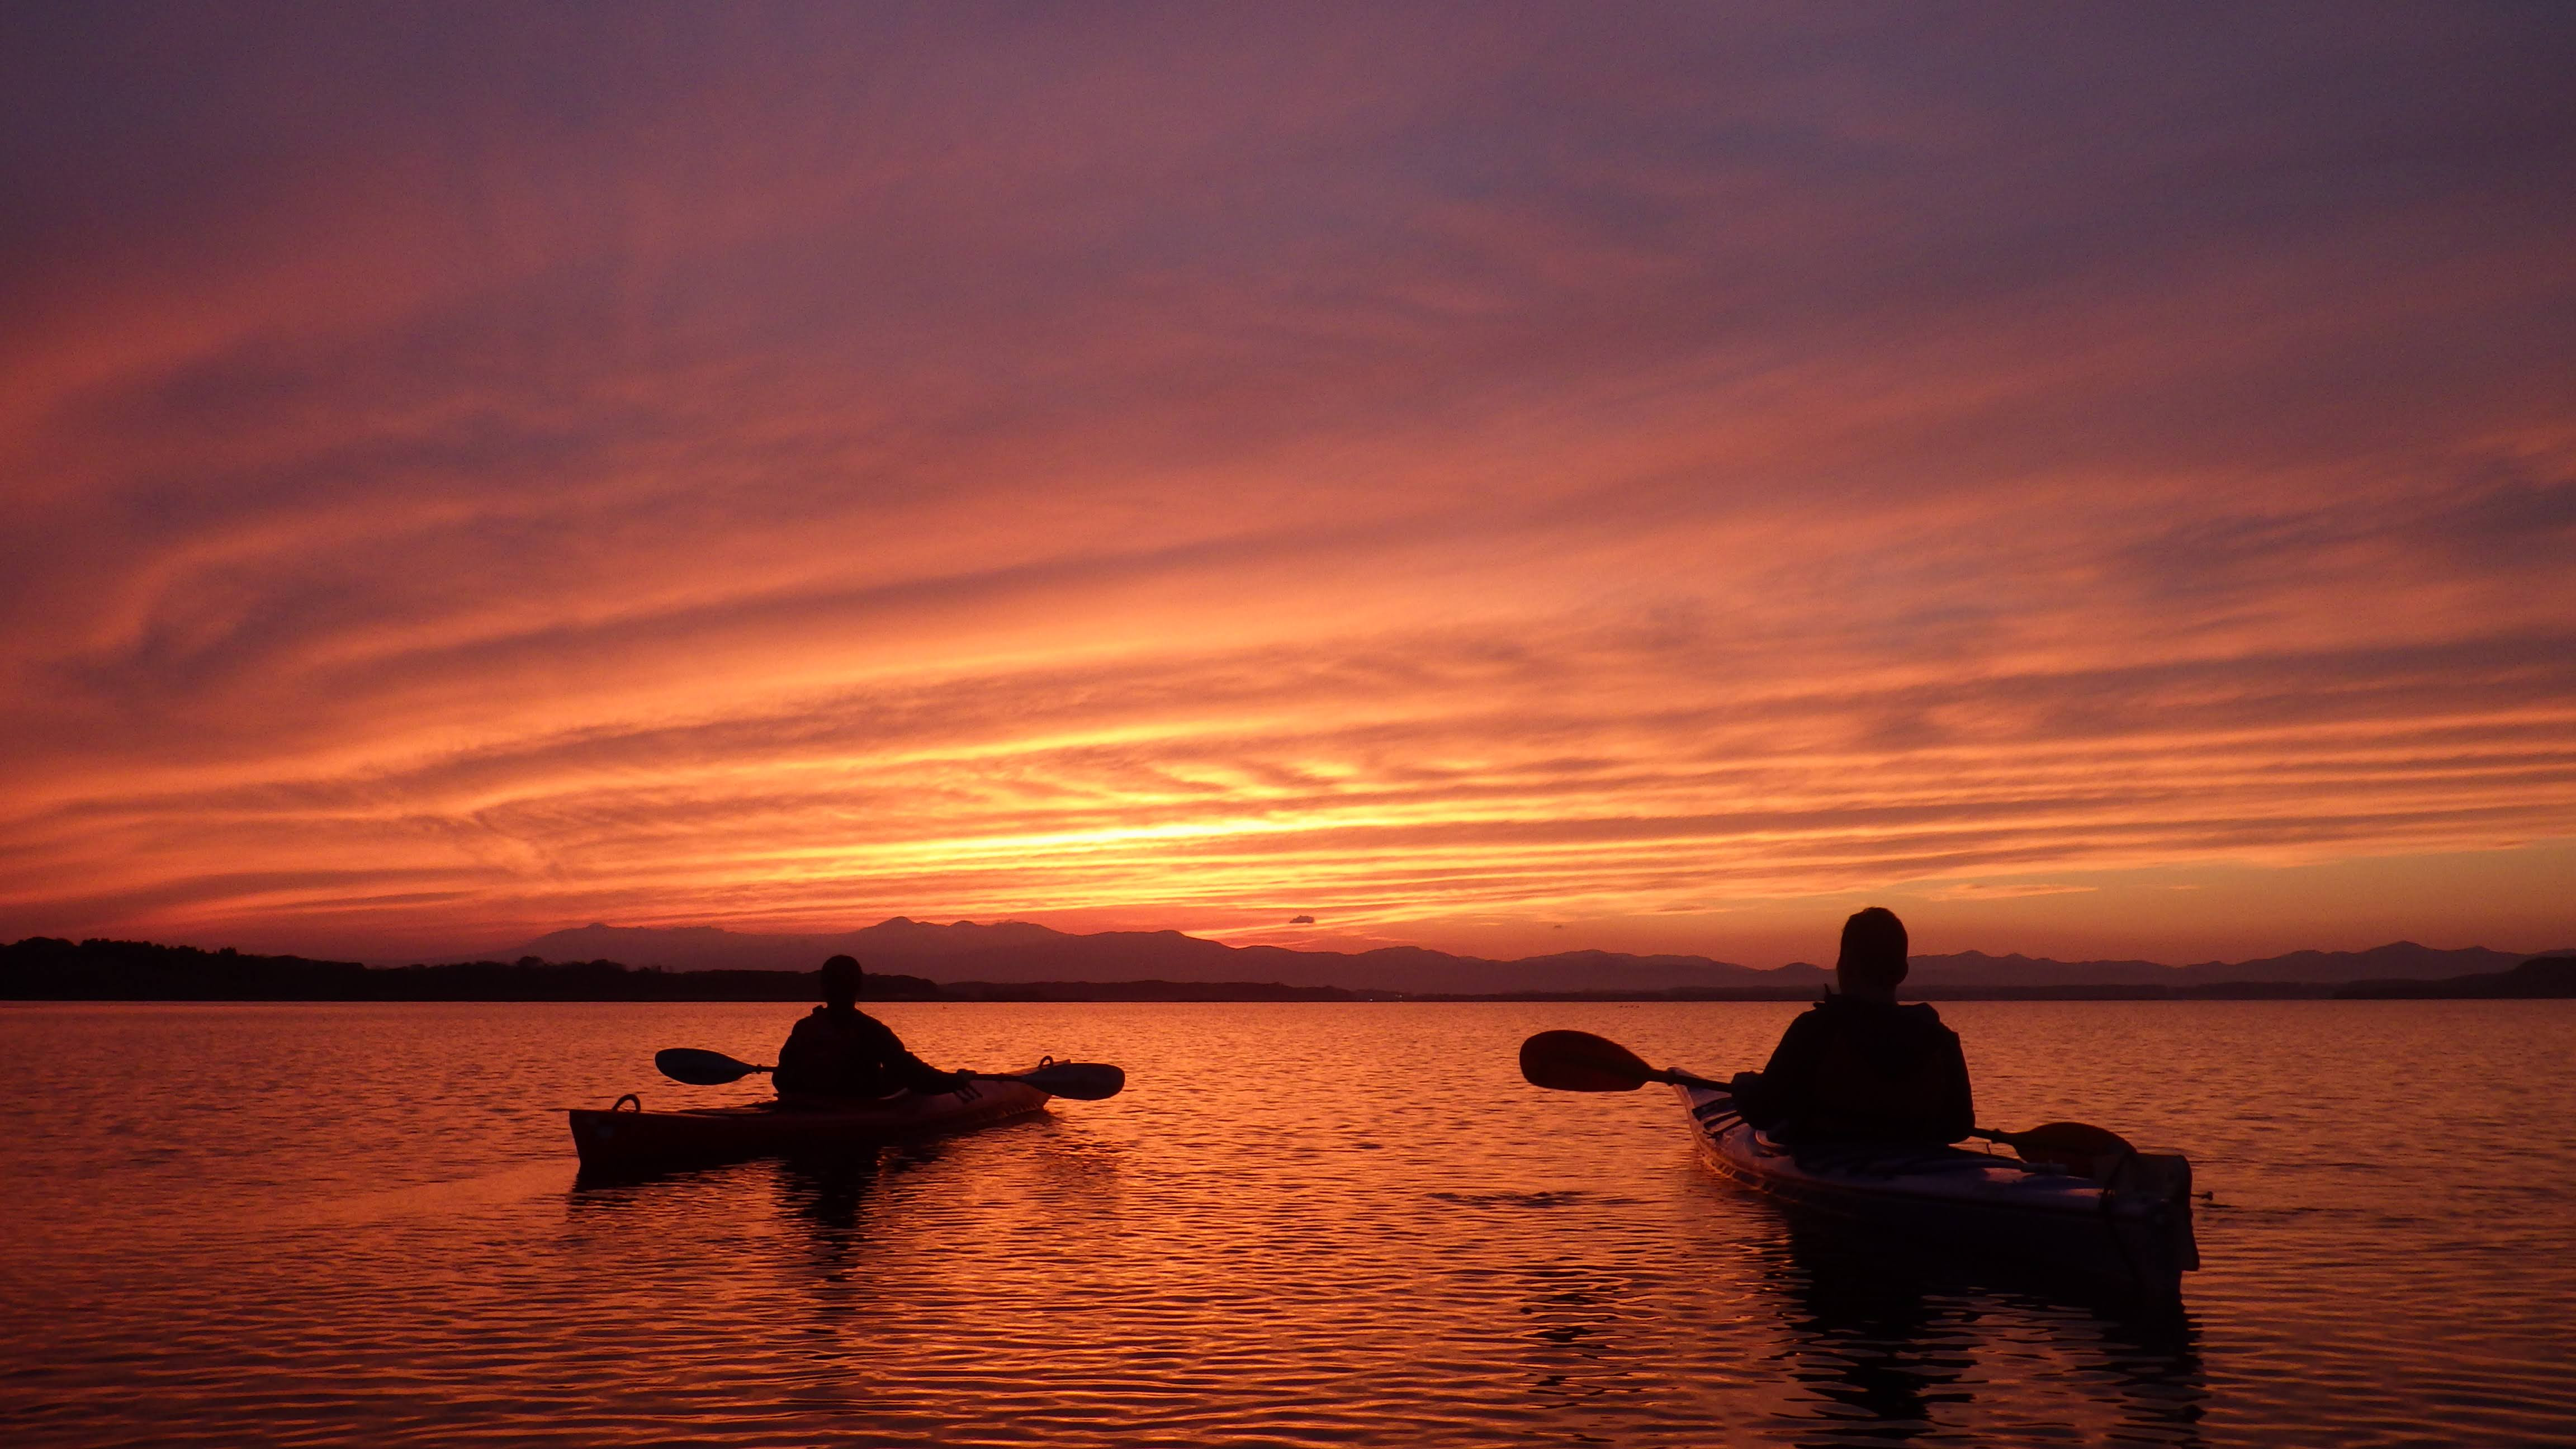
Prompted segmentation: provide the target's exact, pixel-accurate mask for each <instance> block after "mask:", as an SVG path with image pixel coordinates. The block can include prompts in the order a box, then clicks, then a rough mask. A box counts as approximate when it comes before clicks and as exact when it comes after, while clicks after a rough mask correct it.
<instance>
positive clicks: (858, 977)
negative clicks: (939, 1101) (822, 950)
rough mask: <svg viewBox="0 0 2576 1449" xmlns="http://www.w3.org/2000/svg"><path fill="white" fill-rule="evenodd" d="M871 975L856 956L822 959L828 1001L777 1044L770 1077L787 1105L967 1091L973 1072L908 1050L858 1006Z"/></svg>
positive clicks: (834, 1103)
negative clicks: (955, 1069)
mask: <svg viewBox="0 0 2576 1449" xmlns="http://www.w3.org/2000/svg"><path fill="white" fill-rule="evenodd" d="M866 981H867V973H866V972H865V971H863V970H861V969H860V966H859V963H858V959H857V958H856V957H853V956H835V957H833V958H832V959H831V960H829V961H826V962H824V963H823V1004H822V1005H820V1006H818V1007H815V1008H814V1009H813V1010H812V1011H811V1012H809V1013H807V1014H806V1016H805V1018H804V1019H803V1020H802V1021H799V1022H797V1023H796V1029H795V1030H793V1031H791V1032H789V1033H788V1034H787V1044H786V1045H785V1046H782V1047H780V1048H779V1049H778V1068H777V1070H776V1071H775V1072H774V1073H772V1075H771V1077H770V1080H771V1081H772V1082H773V1083H774V1084H775V1085H776V1086H777V1088H778V1101H779V1104H780V1105H781V1106H785V1107H824V1106H831V1107H839V1106H847V1105H848V1104H849V1103H850V1102H852V1101H854V1100H858V1101H870V1100H874V1099H876V1098H879V1097H887V1096H891V1095H893V1094H894V1093H896V1092H901V1091H912V1092H918V1093H921V1094H923V1095H925V1096H927V1095H930V1094H932V1093H938V1092H968V1093H971V1092H973V1091H974V1090H975V1089H974V1087H973V1086H972V1085H971V1084H970V1083H969V1081H968V1078H969V1077H970V1076H971V1075H972V1074H971V1073H968V1072H943V1071H941V1070H939V1069H938V1068H937V1067H934V1066H932V1065H930V1064H929V1063H928V1062H925V1061H923V1060H922V1059H921V1058H919V1057H917V1056H914V1055H913V1054H912V1053H911V1052H910V1051H907V1050H905V1048H904V1044H903V1039H902V1038H900V1037H898V1036H896V1035H895V1034H894V1029H893V1028H892V1027H889V1026H887V1025H886V1024H885V1023H884V1022H882V1021H879V1020H877V1019H876V1018H875V1017H873V1016H870V1015H868V1014H867V1013H866V1012H864V1011H861V1010H859V1007H858V1001H859V991H860V988H861V987H863V986H864V985H865V984H866Z"/></svg>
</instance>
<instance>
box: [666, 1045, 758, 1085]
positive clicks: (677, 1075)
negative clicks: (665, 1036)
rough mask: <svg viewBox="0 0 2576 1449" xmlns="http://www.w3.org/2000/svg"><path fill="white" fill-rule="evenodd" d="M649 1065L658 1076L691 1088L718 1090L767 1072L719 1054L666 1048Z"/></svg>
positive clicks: (680, 1048) (688, 1048) (685, 1048)
mask: <svg viewBox="0 0 2576 1449" xmlns="http://www.w3.org/2000/svg"><path fill="white" fill-rule="evenodd" d="M653 1065H655V1066H657V1067H659V1068H661V1069H662V1075H663V1076H666V1077H669V1078H670V1079H671V1080H672V1081H675V1082H686V1083H688V1084H689V1085H690V1086H692V1087H721V1086H723V1085H724V1084H725V1083H727V1082H738V1081H741V1080H742V1079H743V1078H745V1077H747V1076H750V1075H751V1074H752V1073H754V1072H765V1071H768V1070H769V1068H767V1067H755V1066H753V1065H752V1064H751V1063H749V1062H738V1061H735V1060H734V1059H733V1058H731V1057H729V1056H726V1055H725V1054H724V1053H723V1052H708V1051H700V1050H698V1049H697V1048H696V1047H667V1048H665V1049H663V1050H661V1051H658V1052H655V1053H653Z"/></svg>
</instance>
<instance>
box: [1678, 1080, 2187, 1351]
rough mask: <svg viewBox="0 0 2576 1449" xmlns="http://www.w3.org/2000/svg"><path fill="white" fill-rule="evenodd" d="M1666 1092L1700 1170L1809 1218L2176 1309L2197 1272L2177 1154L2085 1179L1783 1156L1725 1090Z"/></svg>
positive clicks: (1851, 1153) (2006, 1164)
mask: <svg viewBox="0 0 2576 1449" xmlns="http://www.w3.org/2000/svg"><path fill="white" fill-rule="evenodd" d="M1673 1093H1674V1095H1676V1096H1678V1097H1680V1098H1681V1101H1682V1105H1683V1107H1685V1108H1687V1109H1688V1110H1689V1113H1690V1122H1691V1135H1692V1137H1693V1138H1694V1139H1695V1140H1696V1141H1697V1142H1698V1144H1699V1151H1700V1156H1702V1157H1703V1158H1705V1159H1707V1161H1708V1163H1709V1165H1710V1166H1712V1167H1714V1168H1716V1169H1717V1170H1718V1171H1719V1172H1720V1173H1722V1174H1724V1175H1725V1176H1727V1177H1729V1178H1732V1179H1734V1180H1735V1181H1737V1182H1740V1183H1743V1184H1744V1185H1746V1186H1748V1187H1753V1188H1758V1189H1760V1190H1761V1191H1763V1192H1766V1193H1769V1194H1771V1195H1772V1196H1774V1197H1777V1198H1779V1199H1781V1200H1783V1201H1785V1202H1791V1203H1796V1204H1798V1205H1800V1206H1801V1207H1802V1208H1805V1209H1808V1210H1811V1211H1814V1212H1818V1213H1829V1214H1833V1215H1836V1216H1840V1217H1845V1218H1854V1219H1861V1220H1865V1221H1867V1222H1869V1223H1872V1224H1874V1225H1876V1226H1878V1227H1880V1228H1882V1229H1888V1230H1893V1231H1897V1232H1900V1233H1903V1234H1905V1235H1906V1236H1909V1237H1918V1238H1937V1239H1940V1240H1942V1241H1944V1242H1954V1243H1960V1244H1962V1245H1966V1246H1970V1247H1973V1248H1976V1249H1978V1250H1980V1251H1982V1252H1984V1253H1986V1254H1988V1255H1991V1256H1993V1257H1996V1258H1999V1259H2008V1260H2010V1261H2013V1262H2015V1263H2018V1264H2023V1265H2027V1266H2029V1267H2032V1268H2035V1269H2039V1270H2042V1271H2045V1272H2047V1273H2050V1274H2052V1275H2067V1274H2072V1275H2075V1276H2077V1277H2080V1278H2082V1279H2085V1280H2087V1281H2088V1282H2091V1283H2094V1284H2099V1285H2106V1286H2116V1287H2122V1288H2126V1289H2129V1290H2132V1291H2134V1292H2136V1293H2137V1294H2138V1295H2139V1296H2140V1297H2142V1298H2145V1299H2149V1300H2152V1301H2157V1302H2170V1301H2175V1300H2178V1299H2179V1298H2180V1297H2181V1295H2182V1275H2183V1274H2184V1273H2185V1272H2188V1271H2190V1270H2192V1269H2195V1268H2198V1267H2199V1266H2200V1250H2199V1247H2198V1246H2197V1244H2196V1243H2195V1242H2194V1241H2193V1238H2192V1225H2191V1201H2192V1199H2191V1164H2190V1163H2189V1162H2188V1161H2186V1160H2185V1159H2184V1158H2183V1157H2182V1156H2181V1155H2180V1154H2178V1153H2155V1152H2124V1153H2120V1154H2116V1155H2111V1156H2105V1157H2103V1158H2100V1159H2097V1160H2095V1161H2094V1162H2093V1163H2092V1164H2091V1168H2092V1170H2091V1171H2090V1172H2083V1171H2076V1170H2073V1169H2070V1168H2065V1167H2058V1166H2053V1165H2049V1164H2045V1163H2034V1162H2024V1161H2022V1160H2021V1159H2019V1158H2016V1157H2006V1156H2003V1155H2001V1154H1999V1153H1989V1152H1977V1151H1970V1150H1967V1149H1964V1148H1957V1147H1929V1148H1922V1147H1885V1146H1868V1145H1852V1144H1833V1145H1824V1146H1812V1147H1808V1148H1804V1149H1801V1150H1797V1151H1792V1150H1791V1149H1790V1148H1789V1147H1788V1146H1787V1145H1785V1144H1782V1143H1780V1142H1777V1141H1775V1140H1773V1139H1772V1138H1771V1137H1770V1136H1768V1135H1767V1134H1765V1133H1762V1132H1758V1131H1756V1130H1754V1128H1753V1126H1752V1125H1751V1124H1750V1123H1748V1122H1746V1121H1745V1120H1744V1118H1743V1117H1742V1116H1741V1115H1739V1114H1738V1113H1737V1111H1736V1109H1735V1099H1734V1098H1733V1097H1732V1096H1730V1095H1728V1094H1727V1093H1726V1092H1724V1091H1722V1090H1715V1089H1712V1088H1708V1087H1699V1086H1676V1087H1675V1088H1673Z"/></svg>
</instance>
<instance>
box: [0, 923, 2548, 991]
mask: <svg viewBox="0 0 2576 1449" xmlns="http://www.w3.org/2000/svg"><path fill="white" fill-rule="evenodd" d="M819 989H820V977H819V973H817V972H812V971H665V970H663V969H661V968H660V967H650V966H648V967H642V968H636V967H630V966H626V965H623V964H620V963H618V962H615V961H604V960H603V961H569V962H549V961H540V960H537V959H536V958H534V957H525V958H522V959H520V960H518V961H515V962H502V961H472V962H464V963H459V964H452V965H440V966H390V967H386V966H367V965H363V964H361V963H359V962H355V961H314V960H308V959H306V958H304V957H301V956H249V955H243V954H241V953H238V952H235V951H231V950H222V951H204V950H199V949H198V948H196V947H193V946H162V945H156V944H153V943H151V942H144V941H107V940H90V941H82V942H78V943H75V942H71V941H64V940H59V939H56V938H53V937H46V936H35V937H30V938H28V939H26V940H24V941H20V942H17V943H16V944H14V945H8V946H0V1000H13V1001H675V1002H676V1001H776V1002H810V1001H813V1000H815V999H816V998H817V995H818V993H819ZM1906 995H1907V996H1908V997H1909V998H1913V999H1919V1000H1928V1001H2317V1000H2326V999H2343V1000H2499V999H2517V1000H2519V999H2535V998H2544V997H2576V959H2569V958H2564V957H2557V958H2541V959H2537V960H2532V961H2527V962H2524V963H2523V964H2522V965H2520V966H2518V967H2516V968H2514V969H2513V970H2511V971H2505V972H2491V973H2484V974H2481V975H2476V976H2463V977H2454V978H2452V979H2450V980H2447V981H2361V982H2349V983H2327V982H2300V981H2228V982H2212V983H2207V984H2198V985H2191V986H2165V985H2151V984H2140V985H2133V986H2123V985H2065V986H1977V985H1952V986H1932V985H1927V986H1924V987H1922V988H1921V989H1920V990H1917V991H1909V992H1907V993H1906ZM868 998H869V999H870V1000H874V1001H1001V1002H1044V1001H1065V1002H1079V1001H1206V1002H1260V1001H1421V1002H1463V1001H1523V1002H1564V1003H1619V1002H1640V1003H1643V1002H1677V1001H1810V1000H1813V999H1814V998H1815V992H1814V991H1812V990H1810V989H1807V988H1804V987H1751V988H1726V987H1676V988H1672V989H1668V990H1662V991H1493V992H1414V993H1408V992H1401V991H1371V990H1365V989H1352V988H1347V987H1339V986H1285V985H1281V984H1279V983H1277V982H1268V981H1204V982H1203V981H1163V980H1140V981H1035V982H989V981H960V982H948V983H944V984H943V983H939V982H934V981H930V980H928V979H926V978H923V977H919V976H903V975H893V974H871V975H870V976H869V978H868Z"/></svg>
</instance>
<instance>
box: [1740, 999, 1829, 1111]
mask: <svg viewBox="0 0 2576 1449" xmlns="http://www.w3.org/2000/svg"><path fill="white" fill-rule="evenodd" d="M1823 1048H1824V1034H1823V1031H1822V1029H1821V1026H1820V1024H1819V1023H1818V1021H1817V1017H1816V1013H1814V1012H1812V1011H1809V1012H1802V1013H1800V1014H1799V1015H1798V1017H1797V1019H1796V1020H1794V1021H1791V1022H1790V1023H1789V1029H1788V1030H1787V1031H1784V1032H1782V1033H1780V1044H1779V1045H1778V1046H1776V1047H1773V1048H1772V1049H1771V1060H1770V1061H1769V1062H1767V1063H1765V1064H1764V1065H1763V1068H1762V1070H1760V1071H1758V1072H1738V1073H1737V1074H1736V1076H1735V1080H1734V1082H1733V1083H1731V1084H1730V1085H1732V1086H1733V1088H1734V1090H1735V1094H1736V1102H1737V1110H1738V1111H1741V1112H1742V1113H1743V1114H1744V1120H1745V1121H1747V1122H1750V1123H1752V1124H1753V1125H1754V1126H1756V1127H1759V1128H1761V1129H1763V1130H1764V1131H1769V1130H1770V1129H1771V1128H1774V1127H1777V1126H1780V1125H1781V1124H1782V1123H1785V1122H1787V1121H1789V1120H1791V1119H1792V1118H1794V1117H1796V1116H1797V1114H1798V1108H1799V1107H1800V1106H1802V1105H1803V1104H1804V1103H1805V1102H1806V1100H1807V1097H1808V1095H1809V1092H1810V1083H1811V1082H1812V1081H1813V1080H1814V1077H1815V1068H1816V1058H1817V1055H1818V1053H1819V1052H1821V1051H1822V1050H1823Z"/></svg>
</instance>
